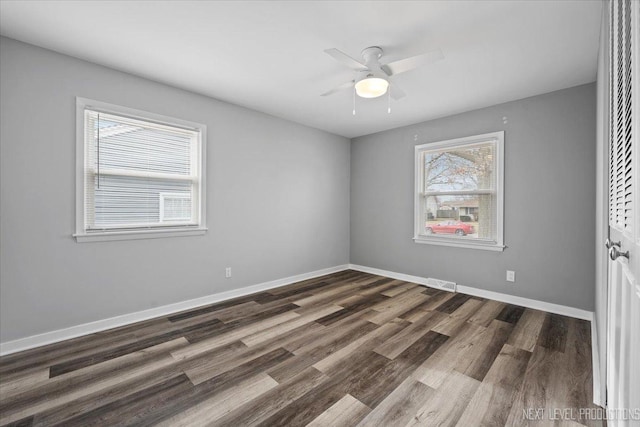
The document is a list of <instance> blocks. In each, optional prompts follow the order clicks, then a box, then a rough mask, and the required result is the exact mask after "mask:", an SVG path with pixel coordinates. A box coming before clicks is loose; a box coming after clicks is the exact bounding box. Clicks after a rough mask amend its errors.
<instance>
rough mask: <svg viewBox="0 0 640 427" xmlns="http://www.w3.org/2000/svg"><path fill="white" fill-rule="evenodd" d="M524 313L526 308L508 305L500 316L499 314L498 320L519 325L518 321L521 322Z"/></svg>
mask: <svg viewBox="0 0 640 427" xmlns="http://www.w3.org/2000/svg"><path fill="white" fill-rule="evenodd" d="M522 313H524V307H520V306H519V305H513V304H507V306H506V307H505V308H503V309H502V311H501V312H500V314H498V316H497V317H496V320H501V321H503V322H508V323H514V324H515V323H518V320H520V316H522Z"/></svg>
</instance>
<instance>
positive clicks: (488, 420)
mask: <svg viewBox="0 0 640 427" xmlns="http://www.w3.org/2000/svg"><path fill="white" fill-rule="evenodd" d="M530 356H531V353H529V352H528V351H525V350H522V349H519V348H517V347H513V346H510V345H508V344H505V345H504V346H503V348H502V350H501V351H500V354H499V355H498V357H496V360H495V362H494V363H493V365H492V366H491V369H490V370H489V372H488V373H487V375H486V376H485V378H484V380H483V381H482V383H481V384H480V386H479V387H478V390H477V391H476V393H475V394H474V395H473V398H472V399H471V401H470V402H469V404H468V405H467V408H466V409H465V411H464V413H463V414H462V416H461V417H460V420H459V421H458V425H460V426H467V425H474V426H482V427H485V426H486V427H489V426H504V425H507V417H508V416H509V412H510V410H511V406H512V405H513V402H514V401H515V400H516V398H517V396H518V392H519V390H520V387H521V386H522V383H523V379H524V374H525V372H526V369H527V364H528V363H529V358H530Z"/></svg>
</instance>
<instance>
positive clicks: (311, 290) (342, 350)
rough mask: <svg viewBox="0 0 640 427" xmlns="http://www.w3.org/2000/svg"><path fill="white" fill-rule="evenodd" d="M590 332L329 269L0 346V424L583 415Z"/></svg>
mask: <svg viewBox="0 0 640 427" xmlns="http://www.w3.org/2000/svg"><path fill="white" fill-rule="evenodd" d="M590 342H591V341H590V325H589V323H588V322H586V321H583V320H577V319H573V318H569V317H564V316H559V315H555V314H548V313H544V312H541V311H537V310H532V309H525V308H523V307H518V306H514V305H509V304H505V303H501V302H496V301H490V300H485V299H481V298H476V297H470V296H467V295H463V294H453V293H448V292H443V291H438V290H434V289H429V288H425V287H422V286H419V285H416V284H414V283H407V282H402V281H398V280H393V279H389V278H384V277H380V276H374V275H371V274H365V273H360V272H355V271H345V272H340V273H336V274H332V275H328V276H324V277H320V278H316V279H311V280H307V281H304V282H300V283H296V284H294V285H290V286H286V287H282V288H278V289H274V290H271V291H268V292H262V293H259V294H254V295H250V296H247V297H242V298H237V299H235V300H232V301H225V302H223V303H219V304H215V305H211V306H207V307H203V308H198V309H195V310H191V311H187V312H183V313H178V314H175V315H171V316H168V317H163V318H158V319H154V320H150V321H146V322H142V323H138V324H135V325H131V326H126V327H122V328H119V329H114V330H109V331H105V332H101V333H97V334H93V335H90V336H86V337H81V338H77V339H73V340H70V341H66V342H62V343H58V344H53V345H50V346H47V347H42V348H38V349H34V350H29V351H25V352H22V353H18V354H13V355H9V356H5V357H3V358H1V359H0V380H1V382H0V424H2V425H7V424H9V425H21V426H31V425H34V426H35V425H37V426H41V425H64V426H89V425H100V426H104V425H156V424H161V425H168V426H169V425H170V426H175V425H185V426H186V425H188V426H193V425H227V426H245V425H264V426H284V425H287V426H302V425H313V426H332V427H333V426H342V425H345V426H347V425H357V424H360V425H367V426H369V425H380V426H405V425H429V426H436V425H443V426H449V425H451V426H453V425H459V426H475V425H486V426H503V425H508V426H516V425H535V426H541V425H547V424H554V422H553V420H551V419H550V418H556V419H559V418H558V417H560V416H561V413H559V412H557V411H559V410H566V409H568V410H571V409H573V411H571V412H564V416H565V418H566V417H567V415H568V414H571V415H570V416H571V417H572V418H574V423H573V424H572V423H567V424H566V425H580V424H581V423H584V424H587V425H592V424H593V423H588V422H586V421H583V420H581V419H580V416H579V412H578V411H579V409H580V408H593V405H592V404H591V381H592V380H591V345H590ZM527 409H533V410H537V412H531V411H530V412H526V410H527ZM541 409H543V410H546V412H544V413H543V412H540V410H541ZM554 411H555V412H554ZM525 413H526V414H528V416H529V417H530V418H532V419H535V418H536V416H538V417H540V416H542V418H543V421H540V420H527V417H526V416H525ZM562 425H564V424H562ZM595 425H597V424H595Z"/></svg>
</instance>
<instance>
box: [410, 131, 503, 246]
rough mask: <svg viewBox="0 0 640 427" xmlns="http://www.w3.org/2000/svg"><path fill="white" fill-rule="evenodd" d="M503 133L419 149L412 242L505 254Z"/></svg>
mask: <svg viewBox="0 0 640 427" xmlns="http://www.w3.org/2000/svg"><path fill="white" fill-rule="evenodd" d="M503 156H504V132H494V133H489V134H485V135H477V136H472V137H467V138H459V139H453V140H449V141H441V142H436V143H430V144H423V145H418V146H416V149H415V162H416V171H415V177H416V182H415V231H414V241H416V242H417V243H428V244H435V245H446V246H459V247H466V248H478V249H489V250H497V251H501V250H503V249H504V245H503V232H502V230H503V218H502V212H503V173H502V171H503V161H504V160H503Z"/></svg>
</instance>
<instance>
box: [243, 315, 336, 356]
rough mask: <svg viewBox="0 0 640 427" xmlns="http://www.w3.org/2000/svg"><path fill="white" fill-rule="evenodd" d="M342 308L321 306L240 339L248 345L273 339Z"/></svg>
mask: <svg viewBox="0 0 640 427" xmlns="http://www.w3.org/2000/svg"><path fill="white" fill-rule="evenodd" d="M339 310H342V307H339V306H337V305H330V306H328V307H322V308H320V309H319V310H315V311H314V312H312V313H309V314H305V315H301V316H299V317H297V318H295V319H291V320H289V321H287V322H282V323H279V324H277V325H274V326H272V327H270V328H267V329H263V330H261V331H259V332H256V333H254V334H251V335H248V336H245V337H243V338H242V339H241V341H242V342H243V343H245V344H246V345H248V346H249V347H251V346H254V345H257V344H260V343H263V342H265V341H268V340H271V339H274V338H276V337H278V336H280V335H282V334H283V333H285V332H289V331H291V330H293V329H296V328H297V327H299V326H304V325H306V324H307V323H310V322H313V321H314V320H317V319H320V318H322V317H324V316H327V315H329V314H331V313H335V312H336V311H339Z"/></svg>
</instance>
